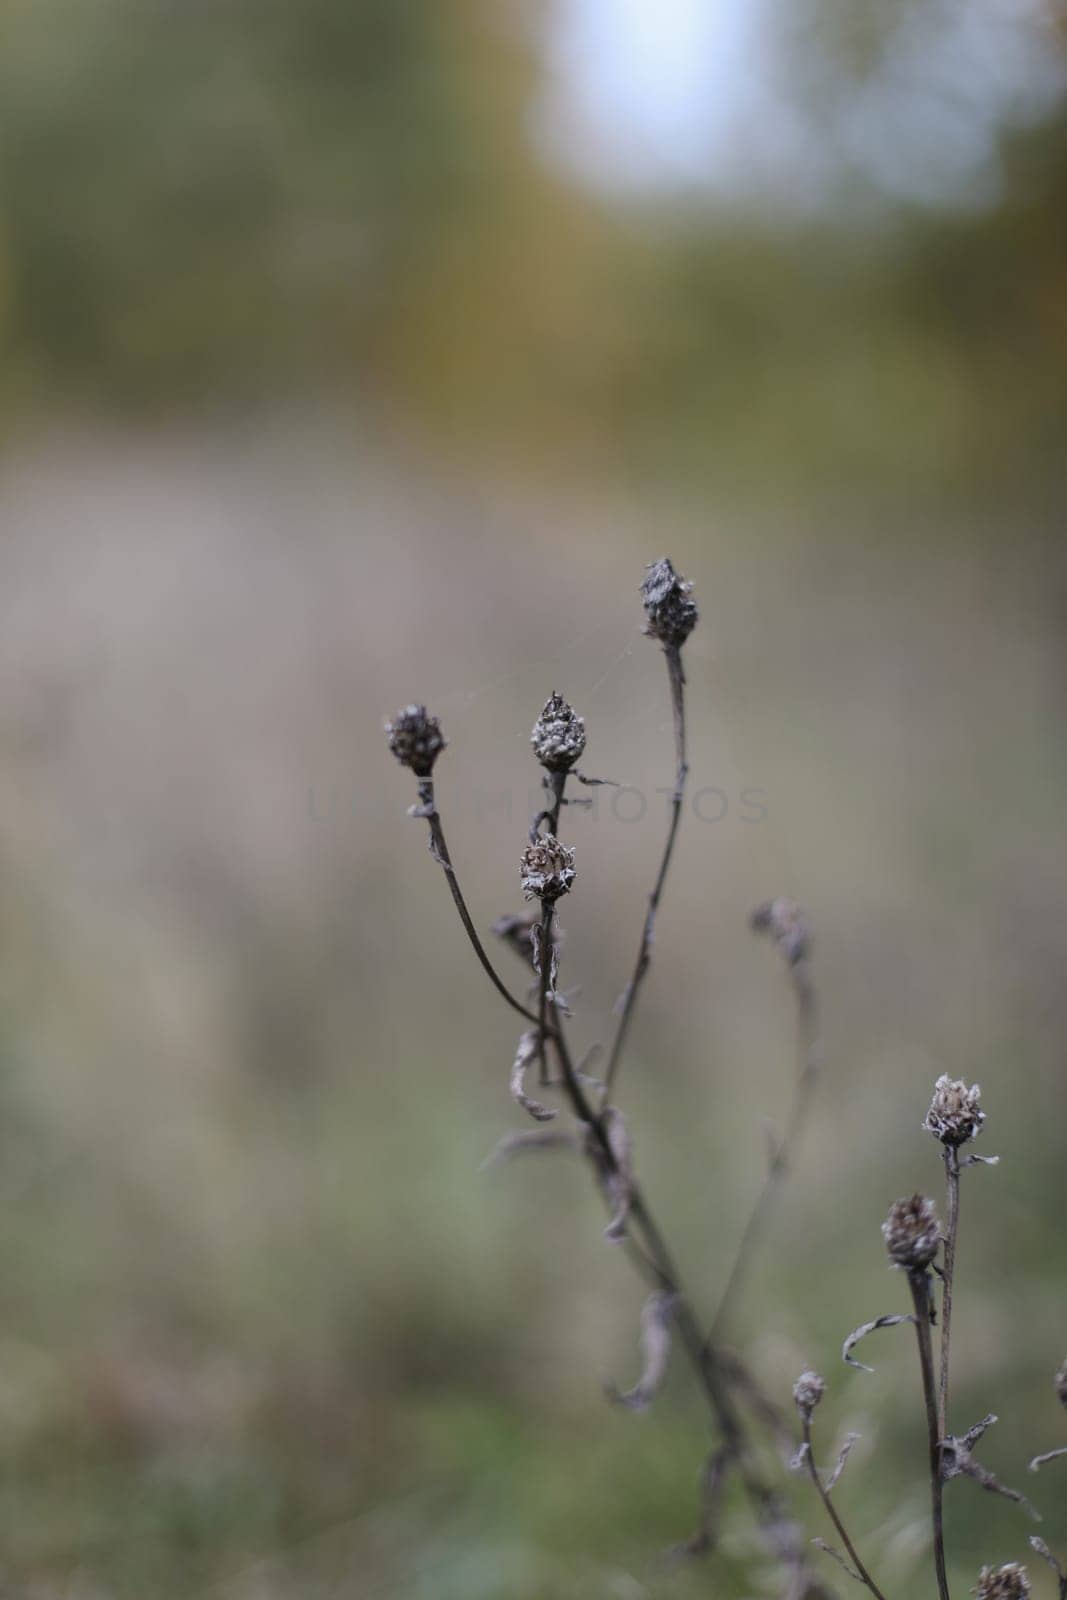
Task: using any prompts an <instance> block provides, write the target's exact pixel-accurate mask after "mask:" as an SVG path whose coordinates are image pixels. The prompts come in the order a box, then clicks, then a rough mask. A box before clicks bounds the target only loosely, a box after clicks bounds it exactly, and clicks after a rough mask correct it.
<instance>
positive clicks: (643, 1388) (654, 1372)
mask: <svg viewBox="0 0 1067 1600" xmlns="http://www.w3.org/2000/svg"><path fill="white" fill-rule="evenodd" d="M676 1299H677V1296H675V1295H673V1294H654V1295H650V1296H649V1298H648V1299H647V1300H646V1301H645V1304H644V1308H643V1309H642V1312H641V1376H640V1378H639V1379H638V1381H637V1383H636V1384H635V1385H634V1387H633V1388H632V1389H627V1390H626V1392H625V1393H622V1392H620V1391H619V1390H618V1389H617V1388H616V1387H615V1386H614V1384H609V1385H608V1395H609V1397H610V1398H611V1399H612V1400H614V1401H615V1402H616V1403H617V1404H618V1405H620V1406H626V1407H627V1408H628V1409H629V1410H630V1411H644V1410H645V1409H646V1408H647V1407H648V1406H650V1405H651V1404H652V1401H653V1400H654V1399H655V1397H656V1395H657V1393H658V1392H659V1387H660V1385H661V1383H662V1382H663V1379H664V1377H665V1376H666V1373H667V1363H668V1361H669V1360H670V1354H671V1319H672V1317H673V1315H674V1306H675V1301H676Z"/></svg>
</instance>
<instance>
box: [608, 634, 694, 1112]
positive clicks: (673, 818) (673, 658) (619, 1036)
mask: <svg viewBox="0 0 1067 1600" xmlns="http://www.w3.org/2000/svg"><path fill="white" fill-rule="evenodd" d="M663 654H664V656H665V657H666V660H667V674H668V677H669V679H670V686H671V711H672V715H673V720H674V751H675V763H676V767H677V771H676V774H675V780H674V790H673V792H672V794H671V815H670V822H669V823H668V825H667V838H666V841H665V843H664V846H663V855H662V857H661V858H660V864H659V870H658V871H657V873H656V881H655V883H654V884H653V885H652V893H651V894H650V895H649V897H648V910H647V912H646V913H645V922H644V927H643V928H642V929H641V943H640V945H639V946H638V950H637V960H636V962H635V963H634V969H633V972H632V974H631V976H630V981H629V983H628V984H627V985H626V988H625V990H624V991H623V996H622V1006H621V1010H620V1012H619V1020H618V1022H617V1023H616V1026H615V1037H614V1038H613V1040H612V1043H611V1052H610V1054H609V1056H608V1064H607V1068H606V1070H605V1073H604V1096H603V1101H602V1103H603V1104H604V1105H606V1104H607V1102H608V1100H609V1099H610V1097H611V1091H612V1088H613V1087H614V1084H615V1079H616V1077H617V1075H618V1071H619V1063H620V1061H621V1059H622V1052H623V1048H624V1047H625V1044H626V1037H627V1034H628V1033H629V1031H630V1023H631V1022H632V1020H633V1014H634V1006H635V1005H636V1003H637V991H638V989H639V988H640V986H641V980H642V979H643V978H644V976H645V973H646V972H647V971H648V968H649V965H650V963H651V960H652V940H653V937H654V934H655V928H656V912H657V911H658V910H659V903H660V900H661V898H662V896H663V886H664V884H665V883H666V881H667V873H668V871H669V870H670V865H671V857H672V855H673V854H674V841H675V839H676V838H677V836H678V824H679V823H680V821H681V819H682V800H683V798H684V796H685V782H686V778H687V777H688V775H689V763H688V760H687V757H686V734H685V673H684V672H683V670H682V653H681V647H680V646H679V645H677V644H670V643H668V644H664V646H663Z"/></svg>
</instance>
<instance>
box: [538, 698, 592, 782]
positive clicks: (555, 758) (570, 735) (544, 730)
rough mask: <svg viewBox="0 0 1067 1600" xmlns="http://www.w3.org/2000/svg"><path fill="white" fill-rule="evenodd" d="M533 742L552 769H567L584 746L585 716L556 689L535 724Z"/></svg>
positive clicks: (543, 759) (563, 770)
mask: <svg viewBox="0 0 1067 1600" xmlns="http://www.w3.org/2000/svg"><path fill="white" fill-rule="evenodd" d="M530 743H531V744H532V745H533V748H534V755H535V756H536V757H537V759H538V761H540V763H541V765H542V766H543V767H547V768H548V770H549V772H568V771H569V770H570V768H571V767H573V765H574V763H575V762H576V761H577V760H578V757H579V756H580V755H581V753H582V751H583V750H584V749H585V719H584V718H583V717H580V716H579V715H578V713H577V712H576V711H575V709H574V707H573V706H570V705H568V704H567V702H566V700H564V698H563V696H562V695H561V694H556V693H555V691H554V690H553V692H552V693H551V694H550V695H549V697H548V699H547V700H546V701H545V704H544V710H543V711H542V712H541V715H540V716H539V717H538V719H537V721H536V722H535V723H534V725H533V732H532V733H531V735H530Z"/></svg>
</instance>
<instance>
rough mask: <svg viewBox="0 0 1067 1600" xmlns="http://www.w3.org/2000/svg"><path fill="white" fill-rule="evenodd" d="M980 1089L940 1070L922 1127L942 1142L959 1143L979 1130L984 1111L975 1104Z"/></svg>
mask: <svg viewBox="0 0 1067 1600" xmlns="http://www.w3.org/2000/svg"><path fill="white" fill-rule="evenodd" d="M981 1093H982V1091H981V1089H979V1087H978V1085H977V1084H976V1083H972V1084H971V1087H970V1088H969V1089H968V1087H967V1085H966V1084H965V1083H964V1082H963V1080H962V1078H950V1077H949V1076H948V1074H947V1073H945V1072H943V1073H942V1074H941V1076H940V1078H938V1080H937V1082H936V1083H935V1084H934V1098H933V1099H932V1100H931V1101H930V1109H929V1111H928V1112H927V1113H926V1120H925V1122H924V1123H923V1127H924V1128H925V1129H926V1131H927V1132H928V1133H932V1134H933V1136H934V1138H935V1139H940V1140H941V1143H942V1144H954V1145H961V1144H966V1143H967V1141H968V1140H969V1139H976V1138H977V1137H978V1135H979V1134H980V1133H981V1131H982V1123H983V1122H984V1121H985V1112H984V1111H983V1110H982V1108H981V1106H980V1105H979V1104H978V1100H979V1096H980V1095H981Z"/></svg>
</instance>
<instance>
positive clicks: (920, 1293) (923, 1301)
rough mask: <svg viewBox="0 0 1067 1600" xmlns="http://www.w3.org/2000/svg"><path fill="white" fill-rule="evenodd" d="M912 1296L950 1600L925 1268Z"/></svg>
mask: <svg viewBox="0 0 1067 1600" xmlns="http://www.w3.org/2000/svg"><path fill="white" fill-rule="evenodd" d="M908 1283H909V1285H910V1287H911V1297H912V1300H913V1301H914V1303H915V1332H916V1337H917V1338H918V1341H919V1365H920V1367H921V1368H922V1379H923V1400H924V1401H925V1404H926V1431H927V1436H928V1441H929V1450H930V1506H931V1513H932V1522H933V1533H934V1569H935V1571H936V1573H937V1592H938V1594H939V1595H940V1600H949V1592H948V1574H947V1572H946V1570H945V1525H944V1515H943V1511H942V1504H941V1502H942V1494H943V1490H944V1478H943V1476H942V1472H941V1438H942V1435H941V1431H940V1428H939V1427H938V1421H937V1384H936V1381H935V1378H934V1352H933V1340H932V1339H931V1337H930V1316H931V1312H932V1309H933V1300H932V1297H931V1293H930V1277H929V1274H928V1273H927V1272H926V1270H925V1269H923V1268H918V1269H916V1270H914V1271H911V1272H909V1273H908Z"/></svg>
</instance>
